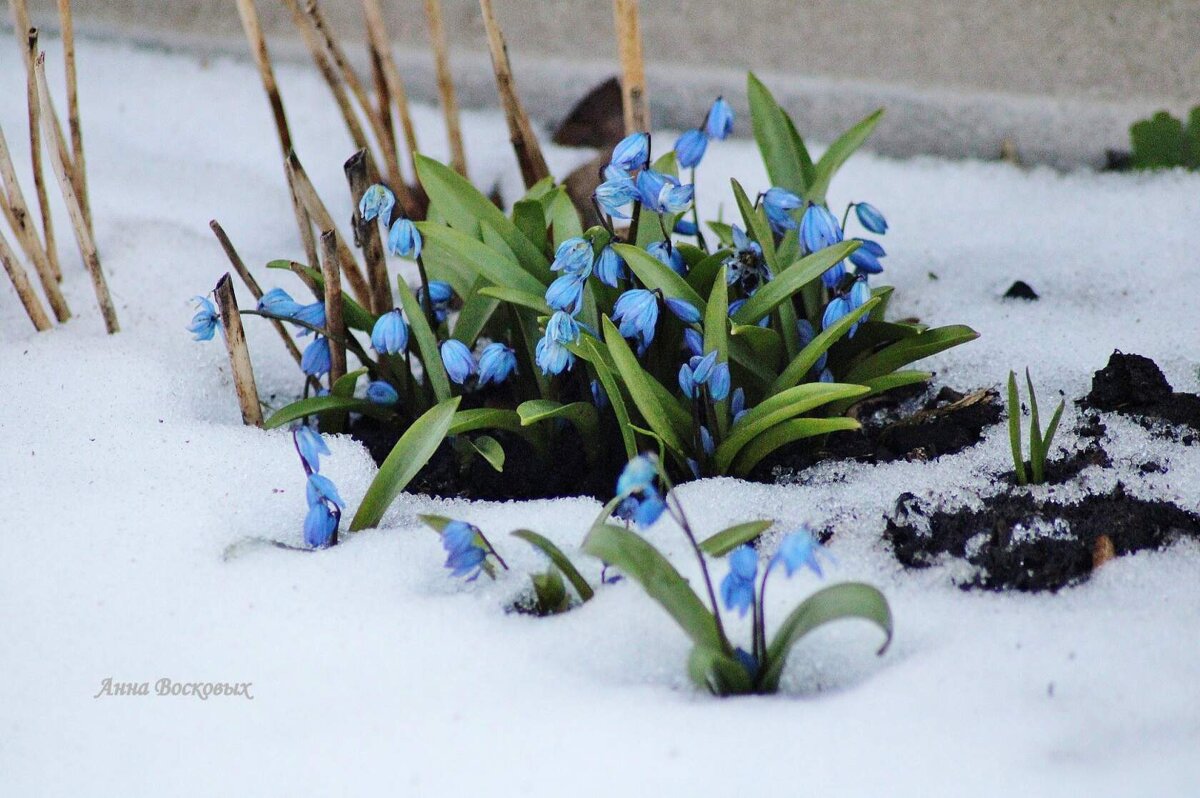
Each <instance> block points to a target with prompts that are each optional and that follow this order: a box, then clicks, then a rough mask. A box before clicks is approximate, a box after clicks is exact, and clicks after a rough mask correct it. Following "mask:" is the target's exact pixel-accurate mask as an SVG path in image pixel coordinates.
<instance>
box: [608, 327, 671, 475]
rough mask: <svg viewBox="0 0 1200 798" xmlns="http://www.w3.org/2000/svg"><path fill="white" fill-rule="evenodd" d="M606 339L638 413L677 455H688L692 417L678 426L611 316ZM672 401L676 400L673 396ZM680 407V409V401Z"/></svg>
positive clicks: (618, 371)
mask: <svg viewBox="0 0 1200 798" xmlns="http://www.w3.org/2000/svg"><path fill="white" fill-rule="evenodd" d="M604 341H605V343H606V344H608V351H609V353H610V354H611V355H612V359H613V363H614V364H615V365H616V370H617V373H618V374H619V375H620V376H621V380H622V382H624V384H625V388H626V389H627V390H628V391H629V396H630V398H632V399H633V403H634V405H636V406H637V409H638V412H639V413H641V414H642V418H644V419H646V423H647V424H649V425H650V429H652V430H654V432H655V434H657V435H658V436H659V437H660V438H662V439H663V442H664V443H666V444H667V446H668V447H669V448H670V449H671V450H672V451H673V452H675V454H677V455H679V456H680V457H681V458H684V457H686V456H687V455H686V452H687V451H688V447H687V446H686V445H685V444H684V442H683V441H684V439H685V438H686V437H687V435H688V434H689V431H690V429H689V428H690V426H691V422H690V419H688V418H687V417H686V416H685V417H684V418H683V421H684V425H683V426H682V427H677V426H676V424H675V423H674V422H673V421H672V419H671V416H670V415H669V412H668V411H667V409H666V407H665V406H664V405H663V404H662V403H661V402H660V401H659V397H658V395H657V394H656V392H655V391H654V390H653V389H652V388H651V385H650V384H651V383H653V382H656V380H655V379H654V378H653V377H651V376H650V375H649V374H648V373H647V372H646V371H645V370H644V369H643V368H642V366H641V364H640V363H638V360H637V357H636V356H635V355H634V354H633V350H631V349H630V348H629V344H627V343H625V339H624V338H622V337H621V333H620V332H619V331H618V330H617V328H616V326H615V325H614V324H613V323H612V321H610V320H609V318H608V317H607V316H605V317H604ZM659 387H660V388H661V387H662V386H661V385H660V386H659ZM671 401H674V399H673V398H672V400H671ZM676 409H679V408H678V404H677V403H676Z"/></svg>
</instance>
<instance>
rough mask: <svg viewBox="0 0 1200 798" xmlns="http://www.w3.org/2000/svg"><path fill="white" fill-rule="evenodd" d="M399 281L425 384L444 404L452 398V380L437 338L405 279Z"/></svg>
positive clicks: (402, 305) (403, 304) (402, 302)
mask: <svg viewBox="0 0 1200 798" xmlns="http://www.w3.org/2000/svg"><path fill="white" fill-rule="evenodd" d="M399 281H400V307H401V309H402V310H403V311H404V317H405V318H406V319H408V327H409V329H410V330H411V331H412V338H413V340H414V341H416V342H417V353H418V354H420V355H421V363H423V364H424V366H425V369H424V370H425V382H426V384H428V385H429V386H430V387H432V388H433V395H434V396H435V397H437V400H438V401H439V402H444V401H446V400H447V399H449V398H450V378H449V377H447V376H446V369H445V367H444V366H443V365H442V353H441V350H439V349H438V342H437V336H436V335H434V334H433V330H431V329H430V328H429V321H428V320H427V319H426V318H425V312H424V311H423V310H421V305H420V303H419V302H417V298H416V297H415V296H413V293H412V291H409V290H408V286H407V285H405V284H404V278H403V277H401V278H399Z"/></svg>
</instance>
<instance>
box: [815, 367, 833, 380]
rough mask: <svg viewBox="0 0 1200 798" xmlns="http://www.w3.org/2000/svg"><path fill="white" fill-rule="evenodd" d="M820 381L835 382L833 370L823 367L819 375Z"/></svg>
mask: <svg viewBox="0 0 1200 798" xmlns="http://www.w3.org/2000/svg"><path fill="white" fill-rule="evenodd" d="M817 381H818V382H833V372H832V371H830V370H829V369H822V371H821V376H819V377H817Z"/></svg>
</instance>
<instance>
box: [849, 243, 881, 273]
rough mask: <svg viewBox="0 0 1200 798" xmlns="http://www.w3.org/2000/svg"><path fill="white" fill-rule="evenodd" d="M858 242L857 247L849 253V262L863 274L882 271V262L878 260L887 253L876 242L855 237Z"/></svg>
mask: <svg viewBox="0 0 1200 798" xmlns="http://www.w3.org/2000/svg"><path fill="white" fill-rule="evenodd" d="M855 241H858V242H859V247H858V249H856V250H854V251H853V252H851V253H850V262H851V263H853V264H854V266H855V268H857V269H858V271H860V272H862V273H864V274H879V273H880V272H882V271H883V264H881V263H880V262H879V259H880V258H882V257H883V256H884V255H886V254H887V253H886V252H885V251H884V249H883V247H881V246H879V244H878V243H876V242H874V241H871V240H869V239H865V238H856V239H855Z"/></svg>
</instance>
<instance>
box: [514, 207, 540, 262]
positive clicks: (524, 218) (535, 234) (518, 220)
mask: <svg viewBox="0 0 1200 798" xmlns="http://www.w3.org/2000/svg"><path fill="white" fill-rule="evenodd" d="M513 223H514V224H515V225H516V226H517V229H518V230H520V231H521V233H522V234H523V235H524V236H525V237H526V238H528V239H529V240H530V242H531V243H532V244H533V245H534V246H535V247H537V248H538V249H539V250H541V251H544V250H545V249H546V226H547V223H546V214H545V212H544V211H543V209H542V203H541V201H540V200H521V201H520V202H518V203H517V204H516V205H514V206H513Z"/></svg>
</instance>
